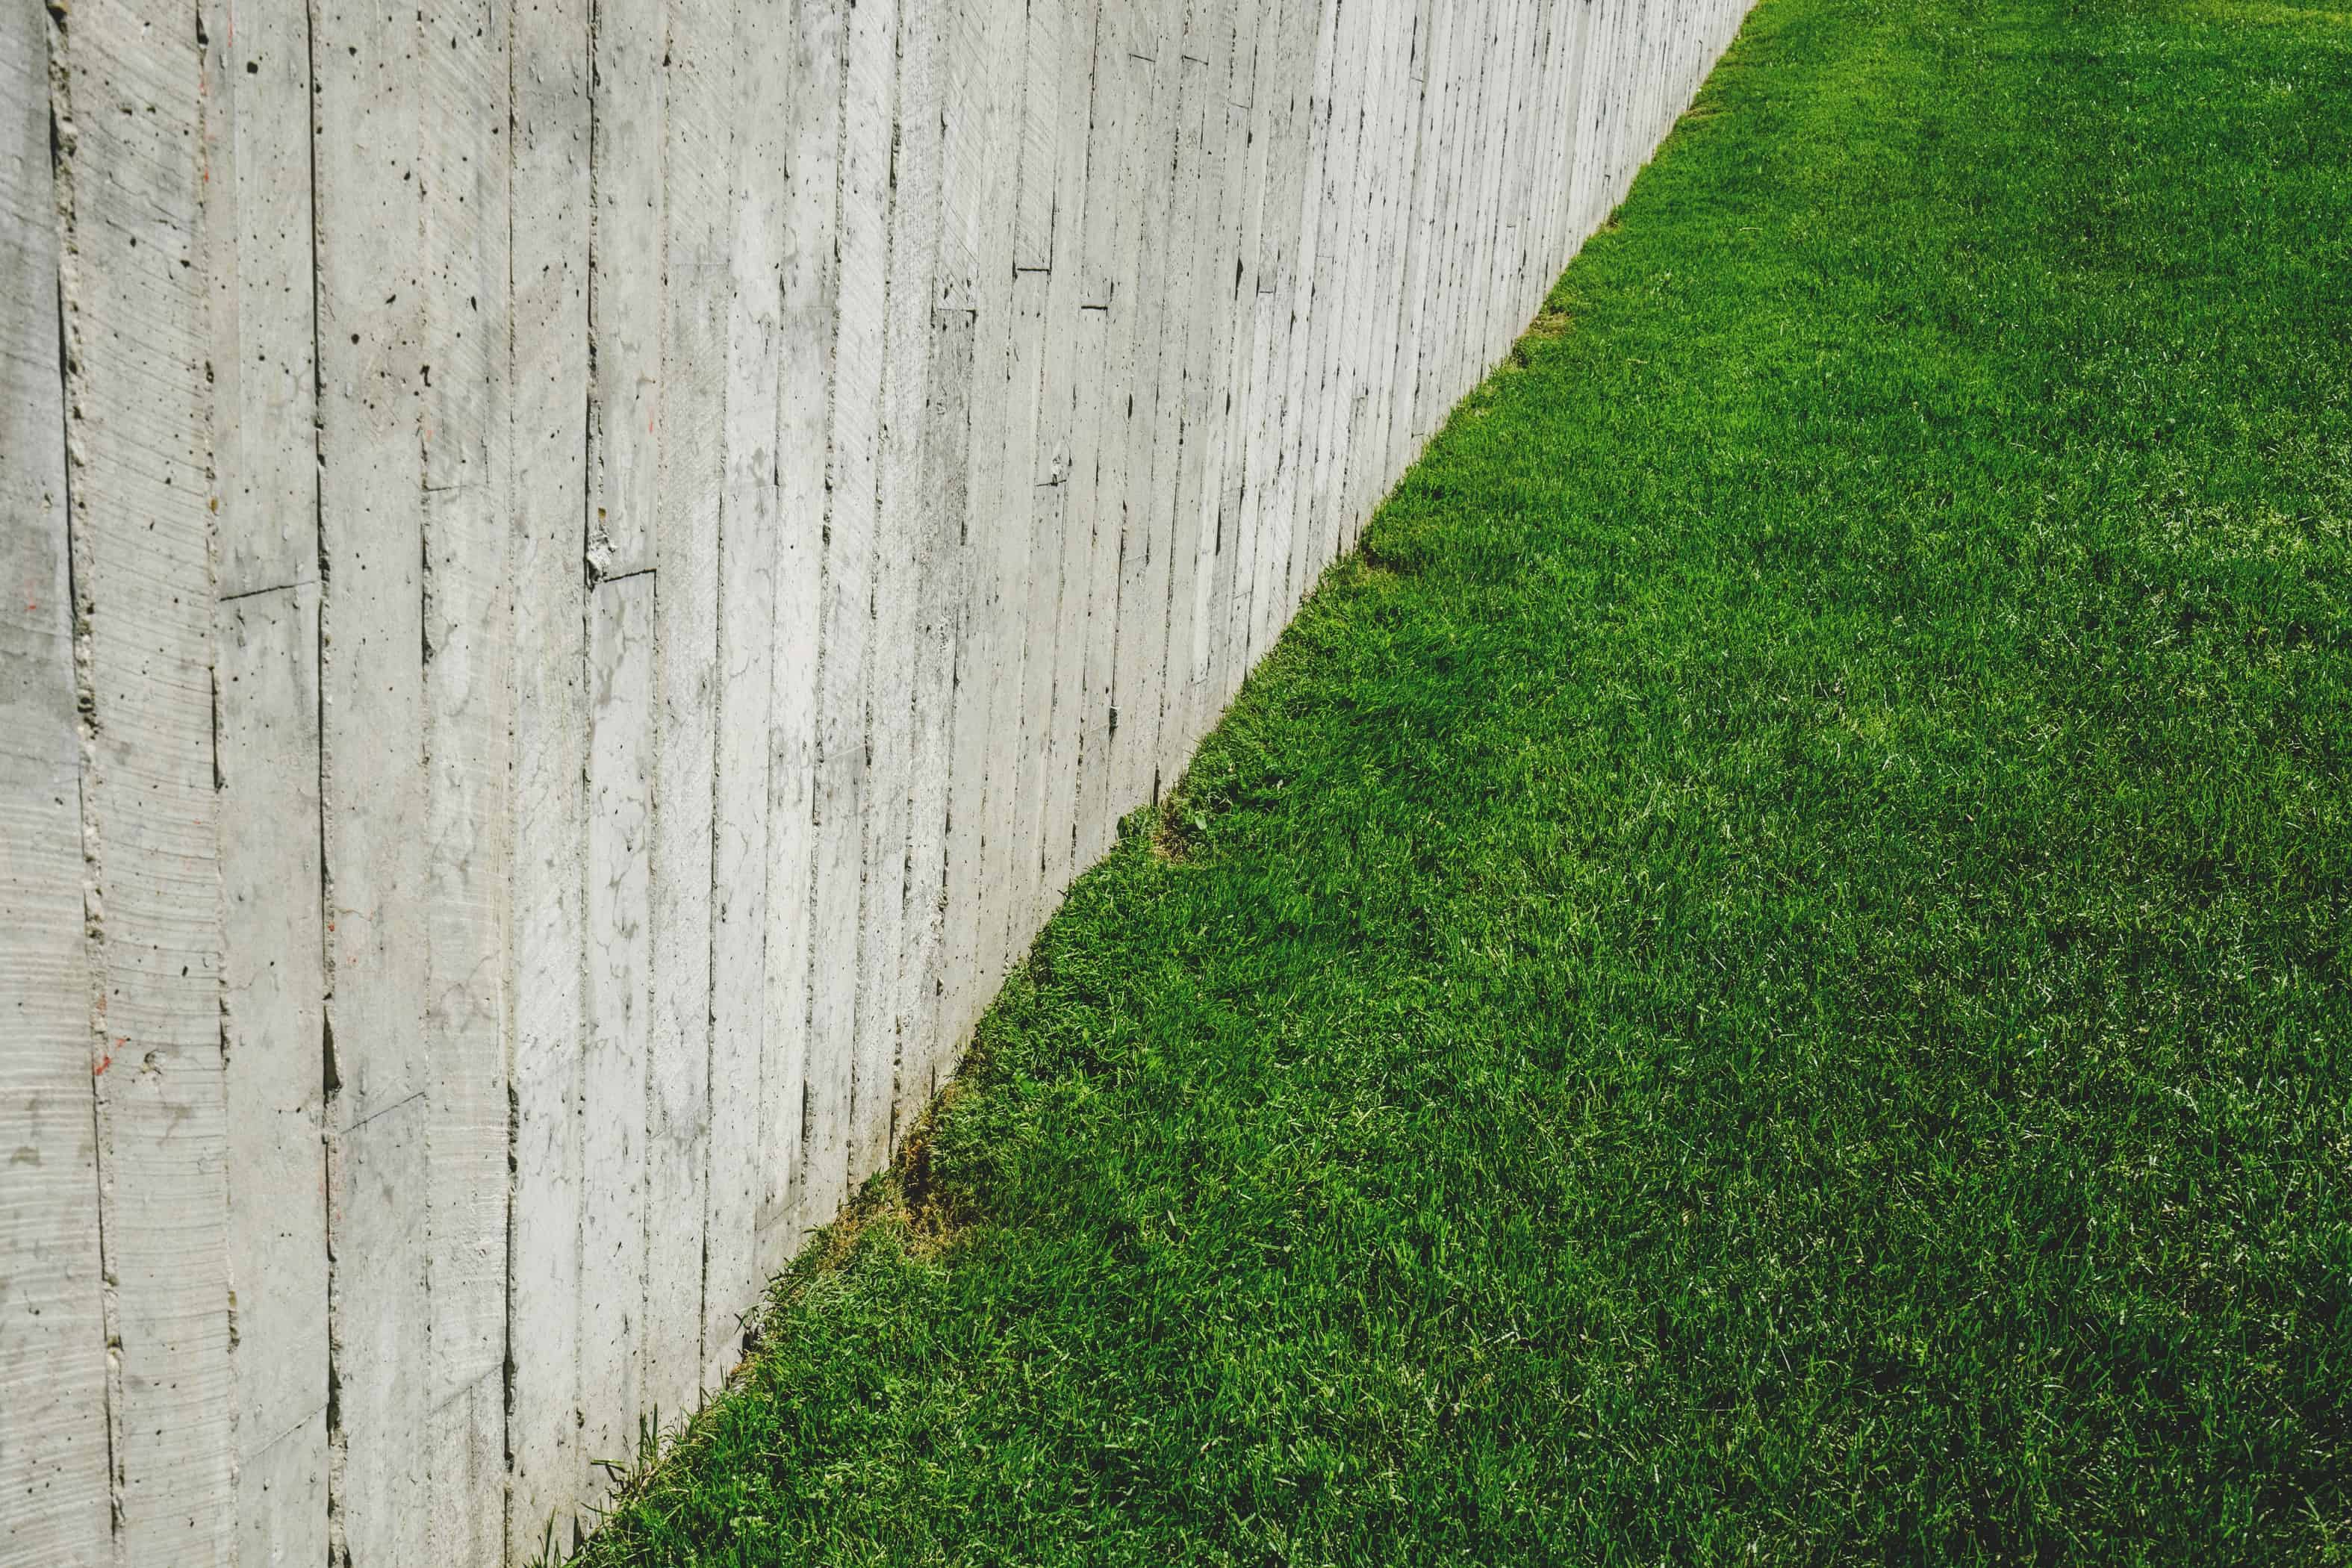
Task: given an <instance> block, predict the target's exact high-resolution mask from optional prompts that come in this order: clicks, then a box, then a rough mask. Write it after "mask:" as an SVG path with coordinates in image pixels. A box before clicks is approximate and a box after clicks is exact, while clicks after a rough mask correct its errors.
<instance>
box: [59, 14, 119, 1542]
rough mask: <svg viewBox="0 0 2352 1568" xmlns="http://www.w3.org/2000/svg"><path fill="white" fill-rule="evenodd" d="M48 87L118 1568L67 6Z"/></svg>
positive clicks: (96, 1200)
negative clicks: (77, 428) (78, 468)
mask: <svg viewBox="0 0 2352 1568" xmlns="http://www.w3.org/2000/svg"><path fill="white" fill-rule="evenodd" d="M47 16H48V24H47V40H48V51H49V53H48V82H49V171H50V178H51V202H52V205H51V217H52V221H53V222H54V224H55V226H56V229H57V237H58V277H57V302H58V410H59V414H60V419H59V422H58V438H59V439H60V441H61V442H62V443H63V444H64V447H65V463H64V468H63V472H64V479H65V485H64V489H65V495H64V502H65V517H66V584H67V602H68V605H69V607H70V616H71V618H70V620H69V622H68V626H69V628H70V633H71V636H72V638H73V674H74V717H75V731H76V737H77V741H78V742H79V750H80V752H81V755H80V766H79V768H77V769H76V770H75V774H74V786H75V792H76V799H75V822H76V824H77V825H78V826H79V829H80V834H81V846H80V847H81V855H82V941H83V946H84V949H85V951H86V952H87V953H88V955H89V974H88V979H89V1033H90V1047H91V1048H92V1050H94V1051H95V1052H96V1053H97V1054H98V1060H97V1062H95V1063H94V1064H93V1065H92V1068H91V1072H90V1079H89V1085H90V1089H89V1119H90V1149H91V1159H90V1170H91V1173H92V1174H93V1175H94V1176H95V1178H96V1186H95V1190H93V1192H92V1193H91V1194H90V1196H91V1201H92V1216H93V1223H94V1225H95V1228H96V1230H97V1233H98V1264H99V1322H100V1331H101V1333H102V1335H103V1339H104V1343H103V1345H102V1347H101V1348H102V1349H103V1350H104V1352H105V1356H106V1376H105V1379H104V1382H103V1384H102V1386H103V1390H104V1397H105V1403H106V1410H105V1422H104V1426H105V1431H106V1494H107V1522H108V1527H109V1537H110V1540H109V1549H110V1554H111V1555H112V1557H113V1558H114V1560H115V1562H116V1563H118V1564H120V1563H121V1562H122V1559H123V1544H122V1470H121V1444H120V1443H119V1441H118V1439H117V1436H116V1431H115V1427H116V1424H117V1422H118V1421H119V1420H120V1418H121V1408H122V1401H121V1386H120V1384H121V1360H120V1357H119V1356H118V1355H117V1353H116V1346H117V1342H118V1334H119V1328H118V1318H117V1309H116V1301H115V1289H114V1260H113V1256H112V1253H111V1250H110V1238H109V1237H108V1235H107V1226H106V1184H107V1170H106V1157H105V1156H106V1139H105V1132H106V1126H105V1114H104V1110H103V1108H102V1106H101V1105H100V1094H99V1088H98V1078H99V1074H100V1073H101V1072H103V1071H104V1070H105V1064H106V1062H107V1060H108V1059H109V1058H108V1057H107V1054H106V1025H105V1017H106V972H105V963H104V961H105V919H106V910H105V907H104V904H103V902H102V900H101V898H100V891H99V884H98V857H97V843H96V839H95V837H94V836H95V833H96V827H95V826H94V825H93V823H92V822H91V819H90V788H89V773H90V769H91V767H92V766H93V765H94V763H95V762H96V759H97V754H98V733H97V717H96V716H97V703H98V691H97V684H96V677H95V675H94V674H93V672H92V669H91V666H90V657H91V649H90V630H89V614H88V612H87V610H86V608H85V606H84V605H83V602H82V596H83V595H84V594H86V593H88V592H89V571H88V569H87V567H86V565H85V563H84V562H83V559H82V557H83V554H84V552H86V551H87V550H88V549H89V542H88V541H87V540H86V539H85V537H84V535H83V530H82V529H81V527H80V520H79V510H78V508H77V505H76V497H77V491H78V489H79V486H78V485H77V484H76V482H75V478H76V476H75V471H74V470H75V465H76V458H77V454H78V451H79V444H78V443H77V442H76V441H75V439H74V411H75V410H74V380H75V363H76V348H77V334H76V332H75V330H74V325H73V312H72V309H71V305H72V300H73V292H74V285H73V277H72V273H73V256H74V252H73V243H74V237H75V230H74V220H75V216H76V212H75V201H74V195H75V192H74V167H73V154H74V151H75V142H76V132H75V127H74V118H73V78H72V73H71V72H70V71H69V70H68V68H67V65H66V47H67V42H68V39H67V34H66V28H67V25H68V14H67V9H66V7H65V6H64V5H59V4H57V3H55V0H52V3H51V4H50V5H48V6H47Z"/></svg>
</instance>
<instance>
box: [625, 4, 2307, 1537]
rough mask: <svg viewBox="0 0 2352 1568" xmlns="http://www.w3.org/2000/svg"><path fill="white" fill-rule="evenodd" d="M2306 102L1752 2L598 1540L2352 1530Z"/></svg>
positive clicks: (2302, 11) (2271, 42) (2081, 33)
mask: <svg viewBox="0 0 2352 1568" xmlns="http://www.w3.org/2000/svg"><path fill="white" fill-rule="evenodd" d="M2347 106H2352V16H2347V13H2345V12H2343V11H2341V10H2328V9H2325V8H2319V7H2309V6H2300V5H2271V4H2252V3H2237V0H2210V3H2206V4H2171V3H2158V0H2149V3H2131V0H2084V3H2082V4H2076V5H2055V4H2042V3H2035V0H1768V4H1767V5H1765V7H1764V8H1763V9H1762V10H1761V11H1759V13H1758V14H1757V16H1755V18H1754V20H1753V22H1752V24H1751V26H1750V27H1749V29H1748V35H1747V37H1745V39H1744V41H1743V42H1742V43H1741V44H1740V45H1739V47H1738V48H1737V49H1736V50H1735V51H1734V53H1733V54H1732V55H1731V56H1730V57H1729V58H1727V61H1726V62H1725V63H1724V65H1723V66H1722V67H1721V68H1719V69H1718V70H1717V74H1716V77H1715V79H1714V81H1713V83H1712V84H1711V86H1710V87H1709V89H1707V92H1706V95H1705V97H1704V99H1703V100H1702V103H1701V106H1700V109H1699V110H1698V111H1697V112H1696V113H1695V114H1694V116H1693V117H1692V118H1691V119H1690V120H1689V121H1686V122H1685V124H1684V126H1683V127H1682V128H1681V129H1680V130H1679V131H1678V132H1676V134H1675V137H1674V139H1673V140H1672V141H1671V142H1670V143H1669V144H1668V146H1667V148H1666V150H1665V152H1664V154H1663V156H1662V157H1661V159H1660V161H1659V163H1657V164H1656V165H1655V166H1654V168H1653V169H1652V170H1651V171H1650V172H1649V173H1648V174H1646V175H1644V176H1643V180H1642V181H1641V183H1640V184H1639V185H1638V187H1637V188H1636V191H1635V193H1634V195H1633V198H1632V199H1631V201H1630V202H1629V203H1628V204H1627V205H1626V207H1625V208H1624V210H1623V212H1622V215H1621V219H1622V221H1621V222H1620V224H1619V225H1618V226H1616V227H1615V228H1614V229H1612V231H1610V232H1607V233H1604V234H1602V235H1601V236H1600V237H1597V238H1596V239H1595V240H1594V241H1593V242H1592V243H1591V246H1590V247H1588V248H1587V250H1586V252H1585V254H1584V255H1583V256H1582V258H1580V259H1579V260H1578V261H1577V263H1576V264H1575V266H1574V267H1573V268H1571V269H1570V272H1569V273H1568V275H1567V276H1566V278H1565V279H1563V280H1562V281H1561V283H1560V285H1559V289H1557V291H1556V293H1555V295H1554V297H1553V299H1552V300H1551V302H1550V307H1549V311H1548V313H1547V315H1546V317H1545V319H1544V321H1543V322H1542V324H1541V330H1539V331H1537V332H1535V333H1533V334H1531V335H1530V337H1529V338H1528V340H1527V341H1526V342H1525V343H1524V344H1523V345H1522V346H1521V348H1520V350H1519V351H1518V352H1517V353H1516V354H1515V355H1514V357H1513V360H1512V362H1511V363H1509V364H1508V365H1507V366H1506V367H1505V368H1504V369H1503V370H1502V371H1501V372H1500V373H1498V374H1497V375H1496V377H1495V378H1494V379H1493V380H1492V381H1491V382H1490V383H1489V384H1487V385H1486V386H1485V387H1484V388H1483V389H1481V390H1480V391H1479V392H1478V393H1477V394H1476V395H1474V396H1473V397H1472V398H1471V399H1470V400H1469V401H1468V403H1467V404H1466V405H1465V406H1464V407H1463V408H1462V409H1461V410H1460V411H1459V412H1458V414H1457V416H1456V417H1455V418H1454V422H1453V424H1452V426H1450V427H1449V428H1448V429H1447V431H1446V432H1445V433H1444V436H1443V437H1441V438H1440V439H1439V440H1438V441H1437V443H1436V444H1435V446H1434V447H1433V449H1432V451H1431V452H1430V454H1429V455H1428V457H1427V458H1426V459H1425V460H1424V461H1423V463H1422V464H1421V465H1420V467H1418V468H1416V469H1414V470H1413V472H1412V474H1411V475H1410V476H1409V477H1408V478H1407V479H1405V480H1404V481H1403V483H1402V486H1401V487H1400V489H1399V490H1398V491H1397V493H1396V494H1395V496H1394V497H1393V498H1392V499H1391V502H1390V504H1389V505H1388V507H1387V508H1386V510H1384V511H1383V513H1382V514H1381V517H1380V518H1379V519H1378V520H1377V521H1376V522H1375V523H1374V525H1373V527H1372V529H1371V531H1370V535H1369V541H1368V547H1367V549H1366V551H1365V552H1364V553H1363V554H1362V555H1361V556H1360V557H1359V558H1357V559H1354V560H1351V561H1349V562H1347V563H1342V564H1341V565H1339V566H1338V567H1336V568H1334V570H1333V571H1332V573H1331V574H1330V575H1329V577H1328V579H1327V581H1326V582H1325V584H1324V585H1323V588H1322V590H1321V591H1320V593H1319V594H1318V595H1317V596H1316V598H1315V599H1314V601H1313V602H1312V603H1311V604H1310V605H1309V606H1308V607H1307V610H1306V612H1305V614H1304V615H1303V616H1302V618H1301V619H1300V621H1299V623H1298V625H1297V626H1296V627H1295V628H1294V629H1293V630H1292V632H1291V633H1290V634H1289V636H1288V637H1286V639H1285V640H1284V641H1283V643H1282V644H1281V646H1280V647H1279V648H1278V650H1277V651H1276V653H1275V654H1274V656H1273V657H1272V658H1271V659H1270V660H1269V661H1268V663H1267V664H1266V666H1265V668H1263V669H1262V670H1260V671H1259V672H1258V674H1257V675H1256V677H1255V679H1253V680H1252V682H1251V683H1250V685H1249V687H1248V688H1247V689H1246V690H1245V692H1244V695H1243V697H1242V699H1241V700H1240V702H1239V703H1238V705H1237V706H1236V708H1235V710H1234V712H1233V713H1232V715H1231V716H1230V717H1229V718H1228V720H1227V721H1226V722H1225V723H1224V725H1223V727H1222V728H1221V729H1220V730H1219V731H1217V732H1216V734H1215V735H1214V736H1213V738H1212V740H1211V741H1210V742H1208V744H1207V745H1206V747H1205V748H1204V749H1203V751H1202V754H1201V756H1200V758H1199V760H1198V761H1197V762H1196V763H1195V764H1194V766H1193V767H1192V772H1191V774H1190V776H1189V777H1188V778H1187V780H1186V781H1185V783H1184V784H1183V785H1182V788H1181V795H1180V796H1179V798H1178V800H1177V801H1176V802H1175V803H1174V805H1173V807H1172V810H1171V816H1170V821H1171V836H1172V838H1171V841H1172V843H1173V846H1174V847H1175V849H1176V851H1177V852H1174V853H1170V852H1167V850H1168V848H1169V847H1170V846H1169V844H1168V843H1160V845H1159V847H1157V848H1155V837H1156V832H1157V829H1156V825H1155V824H1153V823H1150V822H1139V823H1137V824H1134V825H1131V826H1130V831H1129V834H1128V835H1127V837H1125V839H1124V841H1123V842H1122V845H1121V847H1119V848H1118V851H1117V852H1116V853H1115V854H1114V855H1113V856H1112V857H1111V858H1110V859H1109V861H1108V863H1106V864H1105V865H1104V866H1102V867H1100V868H1097V870H1096V871H1095V872H1094V873H1093V874H1091V875H1090V876H1089V877H1087V879H1085V880H1084V881H1083V882H1082V883H1081V885H1080V886H1079V888H1078V889H1077V890H1076V893H1075V894H1074V895H1073V897H1072V898H1071V900H1070V901H1069V903H1068V905H1067V907H1066V909H1065V910H1064V911H1063V912H1062V914H1061V915H1060V917H1059V918H1058V919H1056V920H1055V922H1054V923H1053V925H1052V926H1051V928H1050V929H1049V930H1048V931H1046V933H1045V936H1044V937H1043V938H1042V939H1041V941H1040V942H1039V943H1038V945H1037V948H1036V950H1035V952H1034V957H1033V959H1032V961H1031V963H1030V964H1029V965H1028V967H1027V968H1026V969H1025V970H1024V972H1023V973H1021V974H1020V975H1019V976H1018V977H1017V978H1016V979H1015V981H1014V982H1013V984H1012V985H1011V986H1010V987H1009V988H1008V990H1007V992H1006V994H1004V996H1003V999H1002V1000H1001V1001H1000V1003H999V1004H998V1005H997V1006H996V1008H995V1010H994V1011H993V1012H992V1014H991V1015H990V1016H989V1018H988V1020H987V1022H986V1024H985V1026H984V1028H983V1041H984V1046H985V1051H986V1059H985V1065H984V1066H983V1067H982V1068H979V1069H978V1070H977V1071H976V1072H975V1073H974V1074H973V1075H971V1079H970V1081H969V1082H968V1083H967V1085H966V1086H965V1087H964V1089H962V1090H961V1092H960V1094H959V1096H958V1098H957V1099H956V1100H955V1101H954V1103H953V1104H952V1105H951V1106H950V1107H949V1108H948V1110H946V1111H945V1113H944V1114H943V1115H942V1116H941V1117H940V1120H939V1122H938V1126H937V1128H936V1130H935V1132H934V1134H933V1135H932V1136H931V1137H930V1138H929V1141H928V1142H927V1143H926V1145H925V1152H924V1156H923V1160H922V1162H921V1173H920V1182H919V1187H920V1190H919V1192H917V1193H915V1194H912V1197H911V1200H910V1199H909V1196H908V1194H906V1193H904V1192H903V1191H900V1190H898V1189H889V1190H886V1191H877V1193H876V1194H869V1197H868V1200H867V1201H868V1205H869V1207H868V1217H867V1218H866V1221H865V1223H864V1224H863V1225H862V1226H861V1227H860V1228H859V1229H858V1230H857V1231H856V1235H855V1237H854V1238H848V1239H845V1244H844V1245H843V1246H841V1247H835V1248H833V1249H831V1250H830V1251H827V1252H824V1254H822V1256H821V1257H820V1258H818V1259H816V1260H814V1261H812V1262H810V1263H807V1264H805V1265H803V1268H801V1269H800V1270H799V1271H797V1272H796V1273H795V1274H794V1275H793V1277H792V1278H791V1279H789V1280H788V1281H786V1282H785V1283H784V1285H783V1286H782V1288H781V1289H780V1292H779V1295H778V1298H777V1302H776V1305H775V1308H774V1310H773V1312H772V1316H771V1318H770V1320H769V1321H768V1323H767V1325H766V1329H765V1332H764V1336H763V1338H762V1341H761V1345H760V1348H759V1350H758V1352H757V1354H756V1355H755V1356H754V1358H753V1360H752V1362H751V1364H750V1366H749V1367H748V1369H747V1370H746V1372H745V1373H744V1375H743V1376H742V1377H741V1378H740V1380H739V1384H738V1385H737V1386H736V1387H735V1388H734V1390H733V1391H732V1392H731V1393H730V1394H729V1395H728V1396H727V1397H726V1398H725V1399H724V1400H723V1401H722V1402H720V1403H719V1405H716V1406H715V1407H713V1408H712V1409H711V1410H710V1411H709V1412H708V1413H707V1414H706V1415H704V1416H703V1417H702V1418H701V1419H700V1420H699V1421H698V1423H697V1424H696V1425H695V1426H693V1428H692V1430H691V1432H690V1434H689V1435H688V1437H687V1439H686V1441H685V1442H684V1444H683V1446H682V1447H681V1448H680V1450H679V1451H678V1453H677V1456H676V1457H675V1458H674V1459H672V1460H671V1461H669V1462H667V1463H666V1464H665V1465H663V1466H661V1467H659V1468H656V1469H654V1470H653V1471H651V1472H650V1473H648V1474H646V1475H645V1476H643V1477H641V1478H640V1479H639V1480H638V1481H637V1483H636V1484H635V1486H634V1487H633V1488H632V1489H631V1490H630V1491H629V1492H628V1493H627V1495H626V1496H625V1499H624V1500H623V1502H622V1503H621V1505H620V1506H619V1509H618V1511H617V1513H616V1514H615V1515H614V1518H613V1519H612V1521H610V1523H609V1524H608V1526H607V1528H606V1529H605V1530H604V1531H603V1533H602V1534H601V1535H600V1536H599V1537H598V1538H597V1539H596V1540H595V1541H594V1542H593V1543H592V1545H591V1547H590V1550H589V1553H588V1558H589V1561H591V1562H593V1563H599V1564H604V1565H609V1568H618V1565H622V1564H645V1565H650V1564H656V1563H663V1564H687V1563H695V1564H718V1563H728V1564H737V1563H818V1562H823V1563H1137V1564H1153V1565H1164V1564H1168V1563H1416V1564H1434V1563H1665V1562H1675V1563H1708V1562H1716V1563H1734V1562H1737V1563H1796V1562H1802V1563H1824V1562H1861V1561H1869V1562H1886V1561H1898V1562H1938V1563H1941V1562H1952V1563H1969V1562H2019V1561H2032V1562H2083V1563H2134V1562H2174V1563H2192V1562H2194V1563H2222V1562H2238V1563H2255V1562H2262V1563H2336V1562H2343V1561H2346V1560H2347V1556H2352V1193H2347V1180H2352V1110H2347V1107H2352V1051H2348V1050H2347V1039H2352V987H2347V984H2346V982H2347V972H2346V952H2347V946H2346V943H2347V937H2352V897H2348V895H2352V880H2347V872H2352V789H2347V784H2352V779H2347V749H2352V539H2347V531H2352V113H2347Z"/></svg>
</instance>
